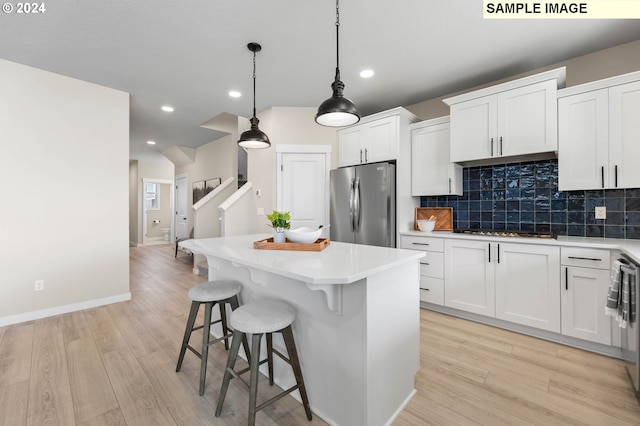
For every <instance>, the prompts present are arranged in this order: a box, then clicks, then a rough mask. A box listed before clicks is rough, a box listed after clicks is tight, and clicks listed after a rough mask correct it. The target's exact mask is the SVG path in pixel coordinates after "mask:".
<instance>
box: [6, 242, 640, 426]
mask: <svg viewBox="0 0 640 426" xmlns="http://www.w3.org/2000/svg"><path fill="white" fill-rule="evenodd" d="M204 280H205V279H204V278H203V277H198V276H195V275H193V274H192V273H191V264H190V257H188V256H186V255H184V254H179V256H178V259H177V260H176V259H174V258H173V247H172V246H169V245H160V246H151V247H139V248H134V249H131V293H132V300H131V301H130V302H123V303H118V304H113V305H109V306H104V307H99V308H94V309H89V310H86V311H82V312H75V313H71V314H66V315H61V316H57V317H51V318H46V319H42V320H37V321H31V322H27V323H22V324H16V325H12V326H8V327H0V425H11V426H13V425H24V424H27V425H40V424H47V425H49V424H50V425H56V424H57V425H64V426H66V425H125V424H126V425H162V424H172V425H173V424H179V425H200V424H202V425H241V424H245V423H246V407H247V402H248V401H247V392H246V390H245V389H244V388H243V387H242V386H241V385H239V384H238V383H236V382H237V381H236V380H234V381H232V384H231V387H230V389H229V393H228V394H227V400H226V402H225V408H224V410H223V415H222V416H221V417H220V418H215V417H214V416H213V412H214V406H215V400H216V398H217V395H218V390H219V389H218V386H219V384H220V381H221V376H222V372H221V366H223V365H224V361H225V359H226V352H225V351H224V349H223V347H222V345H213V346H212V347H211V350H210V353H209V372H208V376H207V388H206V392H205V395H204V396H203V397H200V396H198V374H199V360H198V359H197V358H196V357H195V356H194V355H193V354H191V353H189V352H188V353H187V355H186V357H185V362H184V365H183V368H182V371H181V372H180V373H176V372H175V362H176V358H177V354H178V350H179V345H180V342H181V336H182V333H183V331H184V325H185V322H186V317H187V313H188V310H189V304H190V302H189V299H188V298H187V291H188V289H189V288H190V287H191V286H193V285H194V284H197V283H199V282H202V281H204ZM421 330H422V331H421V333H422V336H421V351H422V352H421V368H420V372H419V373H418V375H417V377H416V385H417V389H418V394H417V395H416V396H415V397H414V398H413V399H412V400H411V402H410V403H409V405H408V406H407V407H406V409H405V410H404V411H403V412H402V413H401V415H400V417H399V418H398V420H397V421H396V422H395V425H401V426H404V425H427V424H434V425H470V424H485V425H498V424H508V425H519V424H539V425H554V424H557V425H565V424H580V425H614V424H616V425H640V406H639V405H638V403H637V401H636V400H635V399H634V397H633V395H632V392H631V386H630V384H629V381H628V379H627V377H626V373H625V371H624V370H623V366H622V363H621V362H620V361H617V360H614V359H611V358H607V357H602V356H598V355H594V354H590V353H587V352H583V351H580V350H576V349H572V348H568V347H564V346H561V345H557V344H553V343H549V342H545V341H541V340H538V339H535V338H530V337H527V336H522V335H519V334H515V333H511V332H508V331H504V330H499V329H495V328H492V327H487V326H483V325H479V324H475V323H471V322H468V321H464V320H461V319H456V318H451V317H448V316H444V315H440V314H436V313H432V312H428V311H422V312H421ZM200 336H201V335H200ZM200 336H197V335H194V339H200V338H201V337H200ZM196 342H197V340H196ZM263 379H264V378H263ZM260 392H261V396H260V397H259V399H260V398H268V397H270V396H271V395H273V394H274V393H276V392H277V389H269V386H268V385H267V383H266V381H265V380H263V382H262V383H261V386H260ZM312 404H313V401H312ZM257 421H258V424H261V425H306V424H310V425H318V424H325V423H324V422H322V421H321V420H320V419H318V418H314V420H313V422H307V420H306V418H305V416H304V410H303V409H302V407H301V405H300V404H299V403H298V402H297V401H295V400H294V399H293V398H291V397H285V398H283V399H282V400H280V401H278V402H277V403H276V404H275V405H273V406H270V407H268V408H267V409H265V410H264V411H262V412H260V413H259V414H258V418H257Z"/></svg>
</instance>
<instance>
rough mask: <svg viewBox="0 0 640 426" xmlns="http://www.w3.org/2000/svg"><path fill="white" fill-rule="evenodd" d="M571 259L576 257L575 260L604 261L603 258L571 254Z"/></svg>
mask: <svg viewBox="0 0 640 426" xmlns="http://www.w3.org/2000/svg"><path fill="white" fill-rule="evenodd" d="M569 259H575V260H593V261H595V262H602V259H598V258H595V257H579V256H569Z"/></svg>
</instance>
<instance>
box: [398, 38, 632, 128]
mask: <svg viewBox="0 0 640 426" xmlns="http://www.w3.org/2000/svg"><path fill="white" fill-rule="evenodd" d="M560 67H567V83H566V87H571V86H576V85H578V84H583V83H588V82H591V81H596V80H601V79H604V78H609V77H615V76H617V75H621V74H626V73H630V72H634V71H640V40H636V41H632V42H630V43H625V44H621V45H619V46H614V47H610V48H608V49H604V50H600V51H597V52H594V53H590V54H587V55H583V56H578V57H575V58H570V59H567V60H565V61H562V62H559V63H556V64H553V65H549V66H548V67H544V68H538V69H535V70H531V71H529V72H526V73H523V74H519V75H516V76H512V77H509V78H505V79H502V80H498V81H494V82H491V83H488V84H484V85H481V86H476V87H470V88H468V89H465V90H462V91H459V92H455V93H450V94H447V95H445V96H442V97H439V98H435V99H429V100H426V101H423V102H419V103H417V104H413V105H409V106H407V107H406V108H407V109H408V110H409V111H411V112H412V113H414V114H415V115H417V116H418V117H420V118H422V119H423V120H429V119H432V118H438V117H443V116H446V115H449V107H448V106H447V105H446V104H445V103H444V102H442V100H443V99H446V98H448V97H451V96H455V95H458V94H461V93H465V92H470V91H473V90H476V89H481V88H484V87H488V86H493V85H494V84H500V83H503V82H505V81H510V80H514V79H517V78H520V77H525V76H528V75H532V74H537V73H540V72H543V71H548V70H552V69H555V68H560Z"/></svg>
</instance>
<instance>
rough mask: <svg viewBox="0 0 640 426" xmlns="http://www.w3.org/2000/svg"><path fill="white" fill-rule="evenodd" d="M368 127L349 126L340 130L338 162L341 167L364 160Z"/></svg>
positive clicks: (360, 162)
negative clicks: (364, 145) (364, 146)
mask: <svg viewBox="0 0 640 426" xmlns="http://www.w3.org/2000/svg"><path fill="white" fill-rule="evenodd" d="M366 131H367V129H366V128H365V127H364V126H363V125H360V126H354V127H349V128H346V129H343V130H340V131H339V132H338V162H339V163H340V167H343V166H353V165H356V164H362V163H363V162H364V151H363V144H364V139H365V137H366V135H365V133H366Z"/></svg>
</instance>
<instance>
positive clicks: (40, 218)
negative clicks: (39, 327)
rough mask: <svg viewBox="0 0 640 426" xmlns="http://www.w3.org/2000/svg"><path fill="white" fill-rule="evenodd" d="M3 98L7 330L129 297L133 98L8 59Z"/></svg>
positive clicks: (1, 65) (1, 73)
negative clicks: (39, 283)
mask: <svg viewBox="0 0 640 426" xmlns="http://www.w3.org/2000/svg"><path fill="white" fill-rule="evenodd" d="M0 93H1V94H2V95H1V96H0V158H1V159H2V167H0V180H1V181H2V182H3V191H2V203H1V204H0V235H2V239H3V246H2V247H3V248H2V255H1V256H0V294H1V296H0V325H3V324H7V323H11V322H19V321H23V320H26V319H31V318H33V317H37V316H38V315H40V316H44V315H45V314H52V313H55V312H54V311H56V310H62V311H64V310H65V309H67V310H73V309H81V307H79V306H78V304H80V305H82V304H85V305H87V304H91V303H93V302H95V301H96V300H99V301H107V300H109V301H115V300H114V299H120V300H124V299H126V298H128V297H130V294H129V246H128V240H129V236H128V232H127V229H128V222H129V215H128V207H129V199H128V196H129V195H128V194H129V192H128V187H129V181H128V180H129V166H128V165H129V95H128V94H127V93H124V92H120V91H117V90H113V89H108V88H105V87H101V86H97V85H94V84H90V83H86V82H83V81H79V80H75V79H71V78H68V77H64V76H61V75H57V74H53V73H49V72H46V71H42V70H38V69H35V68H30V67H26V66H23V65H19V64H16V63H12V62H8V61H5V60H0ZM41 279H42V280H44V281H45V289H44V291H42V292H34V281H36V280H41ZM70 305H73V307H70Z"/></svg>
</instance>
